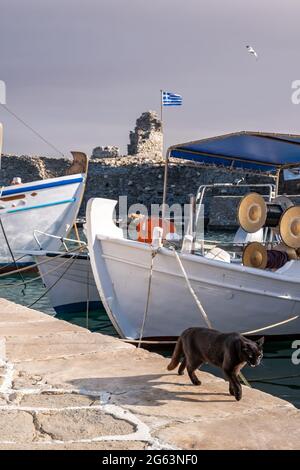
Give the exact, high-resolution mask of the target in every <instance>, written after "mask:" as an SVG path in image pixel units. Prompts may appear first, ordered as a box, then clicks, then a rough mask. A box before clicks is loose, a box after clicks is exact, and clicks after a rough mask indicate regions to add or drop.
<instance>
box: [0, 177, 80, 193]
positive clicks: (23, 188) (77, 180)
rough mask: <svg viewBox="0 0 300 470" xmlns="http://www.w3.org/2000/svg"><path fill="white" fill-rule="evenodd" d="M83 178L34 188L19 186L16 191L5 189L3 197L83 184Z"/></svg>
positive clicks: (38, 185)
mask: <svg viewBox="0 0 300 470" xmlns="http://www.w3.org/2000/svg"><path fill="white" fill-rule="evenodd" d="M82 181H83V177H82V176H80V177H79V178H72V179H68V180H63V179H62V180H61V181H52V182H51V183H44V184H43V183H42V182H41V183H39V184H36V185H34V186H26V187H24V186H22V185H18V186H17V187H16V188H14V189H4V190H3V191H2V193H1V196H9V195H11V194H18V193H28V192H29V191H38V190H39V189H47V188H55V187H57V186H66V185H68V184H75V183H82Z"/></svg>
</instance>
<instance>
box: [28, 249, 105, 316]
mask: <svg viewBox="0 0 300 470" xmlns="http://www.w3.org/2000/svg"><path fill="white" fill-rule="evenodd" d="M30 254H31V256H33V257H34V260H35V262H36V263H37V265H38V269H39V273H40V275H41V277H42V280H43V283H44V285H45V287H46V294H47V296H48V297H49V300H50V303H51V305H52V307H53V308H54V310H55V311H56V313H58V314H68V313H72V314H73V313H76V312H85V311H87V310H88V311H91V310H97V309H99V308H100V307H101V301H100V297H99V294H98V290H97V287H96V284H95V281H94V276H93V273H92V269H91V265H90V260H89V256H88V254H87V253H86V252H76V251H74V252H47V251H33V252H31V253H30Z"/></svg>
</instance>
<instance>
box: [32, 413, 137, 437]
mask: <svg viewBox="0 0 300 470" xmlns="http://www.w3.org/2000/svg"><path fill="white" fill-rule="evenodd" d="M37 420H38V423H39V425H40V427H41V429H42V432H43V433H44V432H45V433H46V434H48V435H50V436H51V438H52V439H58V440H63V441H66V440H71V439H74V440H78V439H89V438H95V437H97V436H106V435H107V436H111V435H123V434H130V433H132V432H134V427H133V426H132V425H131V424H129V423H128V422H126V421H123V420H120V419H116V418H114V417H113V416H110V415H107V414H105V413H104V412H103V411H100V410H97V409H91V410H88V409H83V410H65V411H53V412H52V411H50V412H46V413H44V412H41V413H38V415H37Z"/></svg>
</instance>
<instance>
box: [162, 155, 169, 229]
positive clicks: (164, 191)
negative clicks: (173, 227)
mask: <svg viewBox="0 0 300 470" xmlns="http://www.w3.org/2000/svg"><path fill="white" fill-rule="evenodd" d="M169 152H170V151H169V150H167V153H166V159H165V174H164V190H163V203H162V219H163V220H164V219H165V213H166V209H165V205H166V203H167V185H168V163H169Z"/></svg>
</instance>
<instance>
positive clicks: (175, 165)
mask: <svg viewBox="0 0 300 470" xmlns="http://www.w3.org/2000/svg"><path fill="white" fill-rule="evenodd" d="M70 164H71V162H70V160H67V159H54V158H45V157H29V156H20V157H16V156H8V157H6V156H4V157H2V170H1V171H0V184H1V185H8V184H9V183H10V182H11V180H12V178H13V177H14V176H20V177H21V178H22V180H23V182H29V181H34V180H38V179H43V178H53V177H57V176H63V175H64V174H65V171H66V169H67V168H68V167H69V166H70ZM163 175H164V161H163V159H157V158H147V157H145V156H143V157H142V156H136V157H128V156H125V157H116V158H113V159H112V158H101V159H93V158H92V159H91V160H90V163H89V171H88V178H87V187H86V192H85V196H84V199H83V203H82V207H81V211H80V215H81V216H84V214H85V208H86V203H87V201H88V200H89V199H90V198H91V197H104V198H109V199H118V197H119V196H120V195H125V196H127V198H128V206H131V205H132V204H135V203H142V204H144V205H146V206H147V207H148V208H150V205H151V204H152V203H153V204H161V202H162V195H163ZM241 177H244V178H245V182H247V183H249V184H251V183H257V182H260V183H267V182H270V178H268V177H266V176H254V175H251V174H247V173H243V172H240V171H232V172H228V171H226V170H223V169H220V168H207V167H199V166H195V165H191V164H190V165H189V166H188V164H187V163H186V162H185V163H183V162H181V161H179V160H174V161H171V162H170V165H169V172H168V200H167V202H168V203H169V204H173V203H175V202H177V203H180V204H185V203H188V202H189V195H190V194H195V193H196V191H197V189H198V187H199V185H201V184H211V183H223V182H229V181H230V182H234V181H237V180H238V179H240V178H241ZM231 193H232V190H231ZM235 193H236V195H234V194H233V196H235V197H230V198H229V197H227V196H226V194H228V193H227V192H226V190H224V188H221V189H219V190H214V191H213V192H212V191H209V192H208V193H207V196H208V197H207V198H206V204H205V217H206V221H207V222H209V225H210V227H211V228H213V229H233V228H235V227H236V206H237V204H238V201H239V199H240V197H241V194H242V193H243V191H242V190H241V189H237V190H236V191H235Z"/></svg>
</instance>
